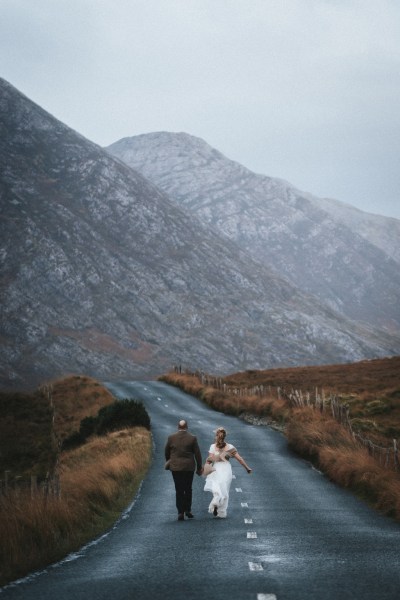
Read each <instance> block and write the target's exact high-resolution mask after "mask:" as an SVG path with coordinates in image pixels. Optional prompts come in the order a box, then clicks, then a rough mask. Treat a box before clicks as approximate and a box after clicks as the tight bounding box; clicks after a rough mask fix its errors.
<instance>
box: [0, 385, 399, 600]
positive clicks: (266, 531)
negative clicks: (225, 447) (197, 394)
mask: <svg viewBox="0 0 400 600" xmlns="http://www.w3.org/2000/svg"><path fill="white" fill-rule="evenodd" d="M109 387H110V389H111V390H112V391H113V393H114V394H115V395H117V396H118V397H119V398H124V397H135V398H137V399H140V400H142V401H143V402H144V404H145V405H146V408H147V410H148V411H149V413H150V416H151V420H152V431H153V437H154V461H153V465H152V467H151V469H150V471H149V473H148V475H147V477H146V479H145V480H144V482H143V485H142V487H141V490H140V492H139V493H138V495H137V497H136V499H135V501H134V502H133V505H132V507H131V508H130V510H129V511H128V512H127V513H126V514H125V516H124V518H122V519H121V520H120V521H119V523H118V524H117V525H116V526H115V527H114V528H113V529H112V530H111V531H110V532H109V533H108V534H107V535H105V536H103V537H102V538H100V539H99V540H97V541H96V542H95V543H92V544H91V545H89V546H87V547H86V548H84V549H82V550H81V551H80V552H79V553H77V554H75V555H72V556H70V557H68V558H67V559H66V560H65V561H62V562H61V563H58V564H57V565H54V566H51V567H49V568H48V569H46V570H45V571H44V572H41V573H39V574H36V575H34V576H31V577H28V578H26V579H25V580H23V581H22V582H20V583H17V584H14V585H10V586H7V587H5V588H2V589H1V590H0V600H6V599H8V598H10V599H15V600H16V599H24V600H55V599H57V600H92V599H93V600H95V599H96V600H97V599H98V600H103V599H104V600H106V599H107V600H136V599H137V600H139V599H141V600H142V599H144V600H158V599H173V600H184V599H185V600H205V599H209V600H222V599H223V600H247V599H248V600H275V599H277V600H350V599H352V600H354V599H355V600H377V599H379V600H398V599H399V598H400V564H399V562H400V561H399V541H400V526H399V525H397V524H395V523H394V522H392V521H391V520H389V519H386V518H384V517H382V516H380V515H378V514H376V513H375V512H374V511H372V510H370V509H369V508H368V507H367V506H365V505H364V504H363V503H362V502H360V501H359V500H357V499H356V498H354V497H353V496H352V495H351V494H350V493H348V492H346V491H344V490H342V489H340V488H339V487H337V486H335V485H334V484H332V483H331V482H329V481H328V480H327V479H326V478H325V477H324V476H322V475H321V474H320V473H319V472H318V471H316V470H315V469H313V468H312V467H311V466H310V465H309V464H308V463H307V462H305V461H303V460H301V459H300V458H298V457H296V456H295V455H293V454H292V453H291V452H290V451H289V450H288V448H287V445H286V441H285V438H284V437H283V436H282V435H281V434H280V433H278V432H276V431H273V430H270V429H268V428H265V427H257V426H252V425H248V424H246V423H243V422H242V421H240V420H238V419H235V418H233V417H227V416H225V415H222V414H221V413H217V412H214V411H212V410H211V409H209V408H207V407H205V406H204V405H203V404H202V403H201V402H199V401H198V400H196V399H194V398H192V397H190V396H188V395H186V394H184V393H183V392H181V391H179V390H177V389H175V388H171V387H169V386H166V385H164V384H162V383H159V382H148V383H143V382H131V383H129V382H126V383H120V384H112V385H111V384H110V385H109ZM180 418H186V419H187V420H188V421H189V429H190V431H191V432H192V433H195V434H196V435H197V436H198V439H199V443H200V447H201V450H202V453H203V454H204V457H205V456H206V455H207V451H208V448H209V445H210V444H211V443H212V441H213V430H214V429H215V428H216V427H217V426H219V425H223V426H224V427H226V429H227V431H228V436H227V440H228V441H230V442H231V443H233V444H234V445H235V446H236V447H237V449H238V451H239V452H240V454H242V456H243V457H244V458H245V459H246V461H247V463H248V464H249V465H250V466H251V467H252V468H253V474H251V475H248V474H247V473H246V471H245V470H244V469H243V467H241V466H240V465H239V463H238V462H237V461H232V467H233V472H234V475H235V477H236V478H235V479H234V480H233V482H232V488H231V496H230V506H229V512H228V518H227V519H226V520H223V519H215V518H213V517H212V516H211V515H209V514H208V512H207V508H208V504H209V502H210V499H211V494H209V493H206V492H204V491H203V486H204V480H203V478H200V477H196V476H195V479H194V489H193V493H194V501H193V513H194V514H195V518H194V519H193V520H191V521H189V520H185V522H179V521H177V514H176V509H175V494H174V486H173V481H172V477H171V474H170V473H169V472H168V471H165V470H164V457H163V450H164V444H165V441H166V438H167V436H168V435H169V434H170V433H172V432H173V431H175V430H176V424H177V421H178V420H179V419H180Z"/></svg>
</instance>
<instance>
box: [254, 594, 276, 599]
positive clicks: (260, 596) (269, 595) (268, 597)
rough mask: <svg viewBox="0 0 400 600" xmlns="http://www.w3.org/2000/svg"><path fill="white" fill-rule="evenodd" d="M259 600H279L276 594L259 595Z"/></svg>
mask: <svg viewBox="0 0 400 600" xmlns="http://www.w3.org/2000/svg"><path fill="white" fill-rule="evenodd" d="M257 600H277V598H276V596H275V594H257Z"/></svg>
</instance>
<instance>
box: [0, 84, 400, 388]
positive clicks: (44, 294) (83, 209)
mask: <svg viewBox="0 0 400 600" xmlns="http://www.w3.org/2000/svg"><path fill="white" fill-rule="evenodd" d="M0 164H1V167H2V168H1V175H0V206H1V214H2V218H1V221H0V234H1V238H0V239H1V246H0V299H1V307H2V308H1V317H0V340H1V346H0V386H2V387H11V386H14V387H22V386H28V385H29V386H31V385H35V384H36V383H38V382H42V381H43V380H44V379H48V378H52V377H56V376H59V375H64V374H67V373H71V372H75V373H76V372H79V373H82V372H84V373H86V374H87V375H95V376H96V377H98V378H99V377H101V378H109V379H112V378H117V377H118V378H132V377H135V378H137V377H149V376H151V375H154V374H158V373H160V372H163V371H165V370H166V369H169V368H170V367H171V366H173V365H174V364H178V363H179V364H182V365H183V366H188V367H190V368H198V369H205V370H208V371H212V372H214V373H218V372H219V373H221V372H224V373H226V372H229V371H232V370H239V369H245V368H249V367H251V368H260V367H263V368H266V367H271V366H278V365H281V366H283V365H296V364H315V363H322V362H325V363H329V362H345V361H353V360H357V359H359V358H365V357H373V356H374V357H375V356H382V355H385V354H393V353H396V352H398V350H399V348H400V341H399V339H398V338H395V337H392V338H389V336H386V335H385V336H382V335H381V334H380V333H376V332H375V331H373V330H372V329H371V328H361V327H359V326H357V325H354V324H353V323H351V322H349V321H348V320H346V319H344V318H342V317H340V316H338V315H337V314H336V313H335V312H334V311H333V310H330V309H327V308H326V307H325V306H323V305H320V304H319V303H318V302H316V301H315V299H314V298H312V297H309V296H307V295H305V294H303V293H301V292H299V291H298V290H297V289H296V288H295V287H294V286H293V285H292V284H290V283H288V282H287V281H286V280H284V279H282V278H281V277H279V276H278V275H276V274H275V273H273V272H272V271H270V270H269V269H268V268H266V267H265V266H264V265H261V264H260V263H258V262H257V261H255V260H252V259H251V258H250V257H249V256H248V255H247V254H246V253H245V252H243V251H242V250H241V249H239V248H238V246H237V244H236V243H235V242H233V241H230V240H229V239H227V238H226V237H223V236H221V235H219V234H217V233H215V232H214V231H212V230H210V228H209V227H206V226H204V225H202V223H201V222H200V220H198V219H197V218H196V217H194V216H193V214H192V213H191V212H190V211H189V210H188V209H185V211H184V210H183V209H181V208H179V207H177V206H176V205H175V204H174V203H172V202H171V201H170V200H169V199H168V197H167V196H166V194H165V193H163V192H161V191H160V190H159V189H158V188H156V187H155V186H154V185H153V184H152V183H150V182H149V181H148V180H146V179H145V178H144V177H143V176H142V175H140V174H139V173H138V172H136V171H134V170H133V169H131V168H130V167H128V166H127V165H125V164H124V163H122V162H121V161H119V160H117V159H115V158H113V157H112V156H110V154H109V153H107V152H106V151H105V150H103V149H102V148H100V147H99V146H97V145H95V144H93V143H92V142H90V141H88V140H87V139H85V138H83V137H82V136H81V135H79V134H78V133H76V132H75V131H73V130H71V129H70V128H68V127H67V126H66V125H64V124H63V123H61V122H59V121H58V120H57V119H55V118H54V117H52V116H51V115H49V114H48V113H47V112H45V111H44V110H43V109H41V108H40V107H39V106H37V105H36V104H34V103H33V102H32V101H30V100H29V99H28V98H26V97H25V96H24V95H22V94H21V93H20V92H18V91H17V90H16V89H15V88H14V87H12V86H11V85H10V84H9V83H7V82H6V81H4V80H0Z"/></svg>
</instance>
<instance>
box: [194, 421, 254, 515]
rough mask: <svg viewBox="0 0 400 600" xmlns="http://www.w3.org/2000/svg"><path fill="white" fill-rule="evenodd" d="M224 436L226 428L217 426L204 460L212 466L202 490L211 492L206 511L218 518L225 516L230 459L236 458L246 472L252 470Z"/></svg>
mask: <svg viewBox="0 0 400 600" xmlns="http://www.w3.org/2000/svg"><path fill="white" fill-rule="evenodd" d="M225 438H226V430H225V429H224V428H223V427H218V429H217V430H216V432H215V442H214V443H213V444H211V446H210V450H209V454H208V458H207V461H206V462H207V463H210V464H211V465H212V466H213V469H214V470H213V471H212V472H211V473H210V474H209V475H207V477H206V483H205V485H204V491H205V492H211V493H212V495H213V497H212V500H211V502H210V506H209V507H208V512H209V513H212V514H213V515H214V517H219V518H220V519H224V518H225V517H226V514H227V508H228V503H229V490H230V487H231V482H232V467H231V465H230V462H229V461H230V459H231V458H236V460H237V461H239V463H240V464H241V465H242V466H243V467H244V468H245V469H246V471H247V472H248V473H251V472H252V469H250V467H248V465H247V464H246V462H245V461H244V460H243V458H242V457H241V456H240V454H239V452H238V451H237V450H236V448H235V446H233V445H232V444H229V443H228V442H226V441H225Z"/></svg>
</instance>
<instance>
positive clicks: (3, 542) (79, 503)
mask: <svg viewBox="0 0 400 600" xmlns="http://www.w3.org/2000/svg"><path fill="white" fill-rule="evenodd" d="M150 457H151V436H150V433H149V431H148V430H146V429H144V428H142V427H139V428H132V429H126V430H122V431H119V432H114V433H110V434H109V435H107V436H104V437H98V438H93V439H91V440H90V441H89V442H88V443H87V444H85V445H84V446H81V447H79V448H77V449H75V450H71V451H69V452H65V453H64V454H63V456H62V463H61V485H62V497H61V499H57V498H51V497H49V498H47V500H46V499H45V498H43V497H41V496H37V497H36V498H35V499H33V500H32V499H31V498H30V496H29V495H28V494H26V493H25V494H24V493H20V495H19V496H18V495H16V494H15V493H12V494H11V495H10V497H8V498H6V497H3V498H0V506H1V508H0V531H1V536H0V565H1V571H0V584H4V583H6V582H7V581H10V580H12V579H15V578H17V577H19V576H22V575H25V574H26V573H28V572H29V571H31V570H33V569H37V568H40V567H42V566H45V565H47V564H49V563H50V562H53V561H55V560H57V559H60V558H61V557H62V556H65V555H66V554H67V553H68V552H70V551H72V550H75V549H77V548H79V547H80V546H81V545H82V544H83V543H84V542H86V541H88V540H90V539H92V538H93V537H95V536H96V535H97V534H98V533H100V532H101V531H103V530H104V529H105V528H106V527H107V526H109V525H110V524H111V523H112V522H113V521H114V520H115V519H116V517H117V516H118V514H119V513H120V511H121V510H122V508H123V507H124V506H126V504H127V503H128V502H129V499H130V498H132V496H133V494H134V492H135V490H136V489H137V487H138V485H139V482H140V481H141V479H142V478H143V475H144V473H145V471H146V470H147V468H148V466H149V463H150Z"/></svg>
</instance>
